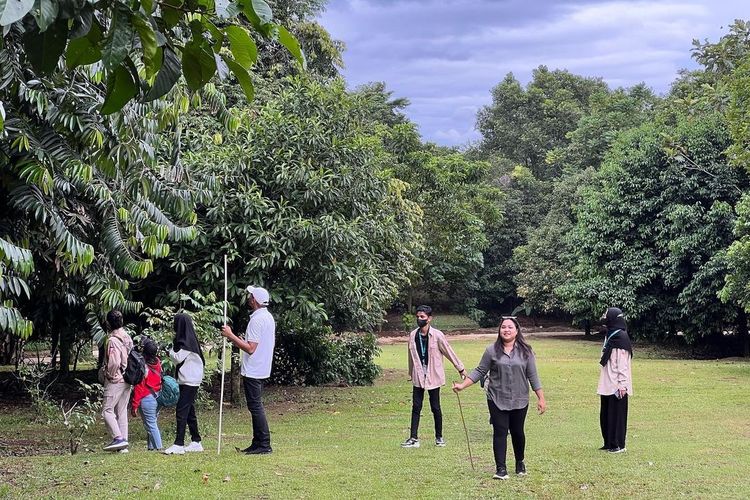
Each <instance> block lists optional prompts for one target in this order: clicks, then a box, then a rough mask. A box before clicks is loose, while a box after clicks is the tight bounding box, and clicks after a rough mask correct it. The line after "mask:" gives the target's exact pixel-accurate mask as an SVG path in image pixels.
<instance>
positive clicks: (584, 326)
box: [583, 319, 591, 337]
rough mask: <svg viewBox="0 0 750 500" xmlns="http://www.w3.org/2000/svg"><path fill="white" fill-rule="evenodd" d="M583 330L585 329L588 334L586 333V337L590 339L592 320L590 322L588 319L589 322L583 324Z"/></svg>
mask: <svg viewBox="0 0 750 500" xmlns="http://www.w3.org/2000/svg"><path fill="white" fill-rule="evenodd" d="M583 329H584V330H585V331H586V332H585V335H586V336H587V337H588V336H589V335H591V320H588V319H587V320H585V321H584V322H583Z"/></svg>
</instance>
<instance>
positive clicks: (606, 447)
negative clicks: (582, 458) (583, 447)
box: [599, 444, 609, 451]
mask: <svg viewBox="0 0 750 500" xmlns="http://www.w3.org/2000/svg"><path fill="white" fill-rule="evenodd" d="M599 451H609V446H607V445H606V444H605V445H604V446H602V447H601V448H599Z"/></svg>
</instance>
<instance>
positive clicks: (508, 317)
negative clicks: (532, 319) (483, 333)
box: [500, 316, 518, 320]
mask: <svg viewBox="0 0 750 500" xmlns="http://www.w3.org/2000/svg"><path fill="white" fill-rule="evenodd" d="M500 318H502V319H503V320H506V319H518V316H500Z"/></svg>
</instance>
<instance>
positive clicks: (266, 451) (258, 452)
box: [245, 446, 273, 455]
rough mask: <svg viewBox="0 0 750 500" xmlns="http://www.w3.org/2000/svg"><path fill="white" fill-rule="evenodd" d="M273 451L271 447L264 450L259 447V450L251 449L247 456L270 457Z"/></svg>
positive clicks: (246, 453)
mask: <svg viewBox="0 0 750 500" xmlns="http://www.w3.org/2000/svg"><path fill="white" fill-rule="evenodd" d="M272 451H273V449H272V448H271V447H270V446H269V447H268V448H262V447H260V446H259V447H257V448H251V449H250V450H248V451H246V452H245V455H268V454H269V453H271V452H272Z"/></svg>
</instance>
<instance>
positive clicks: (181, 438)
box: [174, 385, 201, 446]
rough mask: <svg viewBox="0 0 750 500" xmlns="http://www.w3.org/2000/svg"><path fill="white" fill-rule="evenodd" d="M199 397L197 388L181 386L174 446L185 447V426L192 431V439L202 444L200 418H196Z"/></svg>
mask: <svg viewBox="0 0 750 500" xmlns="http://www.w3.org/2000/svg"><path fill="white" fill-rule="evenodd" d="M197 395H198V387H197V386H192V385H181V386H180V397H179V399H177V435H176V436H175V438H174V444H176V445H178V446H185V425H187V426H188V428H189V429H190V439H191V440H192V441H195V442H196V443H200V440H201V435H200V434H199V433H198V418H197V417H196V416H195V396H197Z"/></svg>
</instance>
